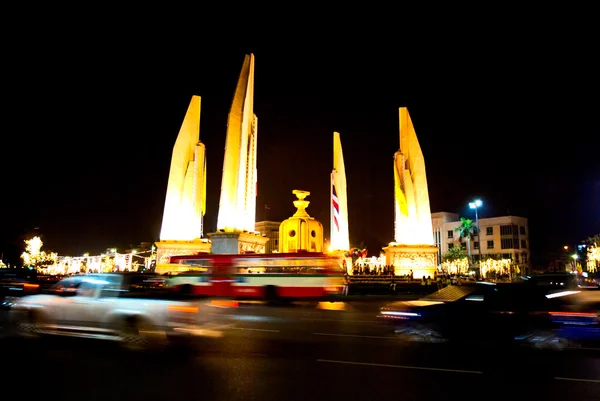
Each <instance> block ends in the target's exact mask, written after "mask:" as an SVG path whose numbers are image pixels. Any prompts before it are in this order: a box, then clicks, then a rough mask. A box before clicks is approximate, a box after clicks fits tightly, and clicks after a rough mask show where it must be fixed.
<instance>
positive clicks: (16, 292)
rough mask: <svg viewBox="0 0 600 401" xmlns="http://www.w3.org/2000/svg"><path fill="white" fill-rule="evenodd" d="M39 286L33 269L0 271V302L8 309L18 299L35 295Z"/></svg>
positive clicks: (38, 290)
mask: <svg viewBox="0 0 600 401" xmlns="http://www.w3.org/2000/svg"><path fill="white" fill-rule="evenodd" d="M39 292H40V284H39V280H38V276H37V273H36V271H35V270H34V269H29V268H14V269H12V268H11V269H0V302H1V304H2V306H3V307H10V306H11V305H12V304H13V303H14V302H15V301H16V299H17V298H18V297H22V296H24V295H31V294H37V293H39Z"/></svg>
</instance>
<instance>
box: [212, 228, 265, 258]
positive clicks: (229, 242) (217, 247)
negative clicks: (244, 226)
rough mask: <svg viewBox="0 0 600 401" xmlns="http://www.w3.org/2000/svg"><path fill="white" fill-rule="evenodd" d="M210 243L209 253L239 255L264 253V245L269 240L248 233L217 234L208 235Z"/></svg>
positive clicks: (259, 235)
mask: <svg viewBox="0 0 600 401" xmlns="http://www.w3.org/2000/svg"><path fill="white" fill-rule="evenodd" d="M208 237H209V238H210V241H211V243H212V248H211V253H215V254H226V255H231V254H241V253H265V244H266V243H267V241H268V240H269V238H267V237H263V236H262V235H261V234H254V233H248V232H239V231H236V232H218V233H211V234H208Z"/></svg>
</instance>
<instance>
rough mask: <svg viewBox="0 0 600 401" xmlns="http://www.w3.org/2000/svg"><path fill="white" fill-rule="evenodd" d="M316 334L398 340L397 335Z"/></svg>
mask: <svg viewBox="0 0 600 401" xmlns="http://www.w3.org/2000/svg"><path fill="white" fill-rule="evenodd" d="M313 335H315V336H332V337H354V338H379V339H381V338H385V339H388V340H397V339H398V338H396V337H389V336H388V337H386V336H367V335H360V334H337V333H313Z"/></svg>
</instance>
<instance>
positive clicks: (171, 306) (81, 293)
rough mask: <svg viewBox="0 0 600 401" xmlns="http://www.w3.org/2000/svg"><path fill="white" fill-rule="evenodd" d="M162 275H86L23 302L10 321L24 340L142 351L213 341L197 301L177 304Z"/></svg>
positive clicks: (176, 295) (212, 331) (63, 281)
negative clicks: (51, 338)
mask: <svg viewBox="0 0 600 401" xmlns="http://www.w3.org/2000/svg"><path fill="white" fill-rule="evenodd" d="M178 298H179V294H178V293H176V292H173V291H170V290H169V287H168V283H167V281H166V280H165V279H164V278H163V277H161V276H155V275H152V274H150V275H149V274H141V273H109V274H86V275H79V276H73V277H69V278H66V279H64V280H61V281H59V282H58V283H56V284H55V285H54V286H53V287H52V288H51V290H50V292H49V293H48V294H37V295H29V296H25V297H22V298H21V299H19V301H18V302H17V303H16V304H15V305H14V306H13V307H12V308H11V311H10V321H11V323H13V327H15V329H16V332H17V334H19V335H21V336H26V337H38V336H40V335H61V336H74V337H86V338H97V339H106V340H116V341H120V342H121V343H122V344H123V345H124V346H125V347H126V348H129V349H146V348H149V347H153V346H157V345H165V344H168V343H170V342H173V341H177V340H179V339H189V338H190V337H195V336H215V335H219V333H220V332H219V331H218V330H217V331H216V330H214V328H212V329H209V328H207V324H208V317H207V315H208V314H205V313H202V312H203V311H202V309H201V308H202V305H201V304H200V303H199V302H197V301H196V302H194V301H186V300H183V299H180V298H179V299H178Z"/></svg>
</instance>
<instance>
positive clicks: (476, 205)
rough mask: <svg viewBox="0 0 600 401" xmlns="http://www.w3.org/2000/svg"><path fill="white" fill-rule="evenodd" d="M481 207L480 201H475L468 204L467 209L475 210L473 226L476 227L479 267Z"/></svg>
mask: <svg viewBox="0 0 600 401" xmlns="http://www.w3.org/2000/svg"><path fill="white" fill-rule="evenodd" d="M482 205H483V202H482V201H481V199H475V200H474V201H473V202H469V207H470V208H471V209H475V225H476V226H477V242H479V266H481V231H480V230H479V213H477V209H479V208H480V207H481V206H482Z"/></svg>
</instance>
